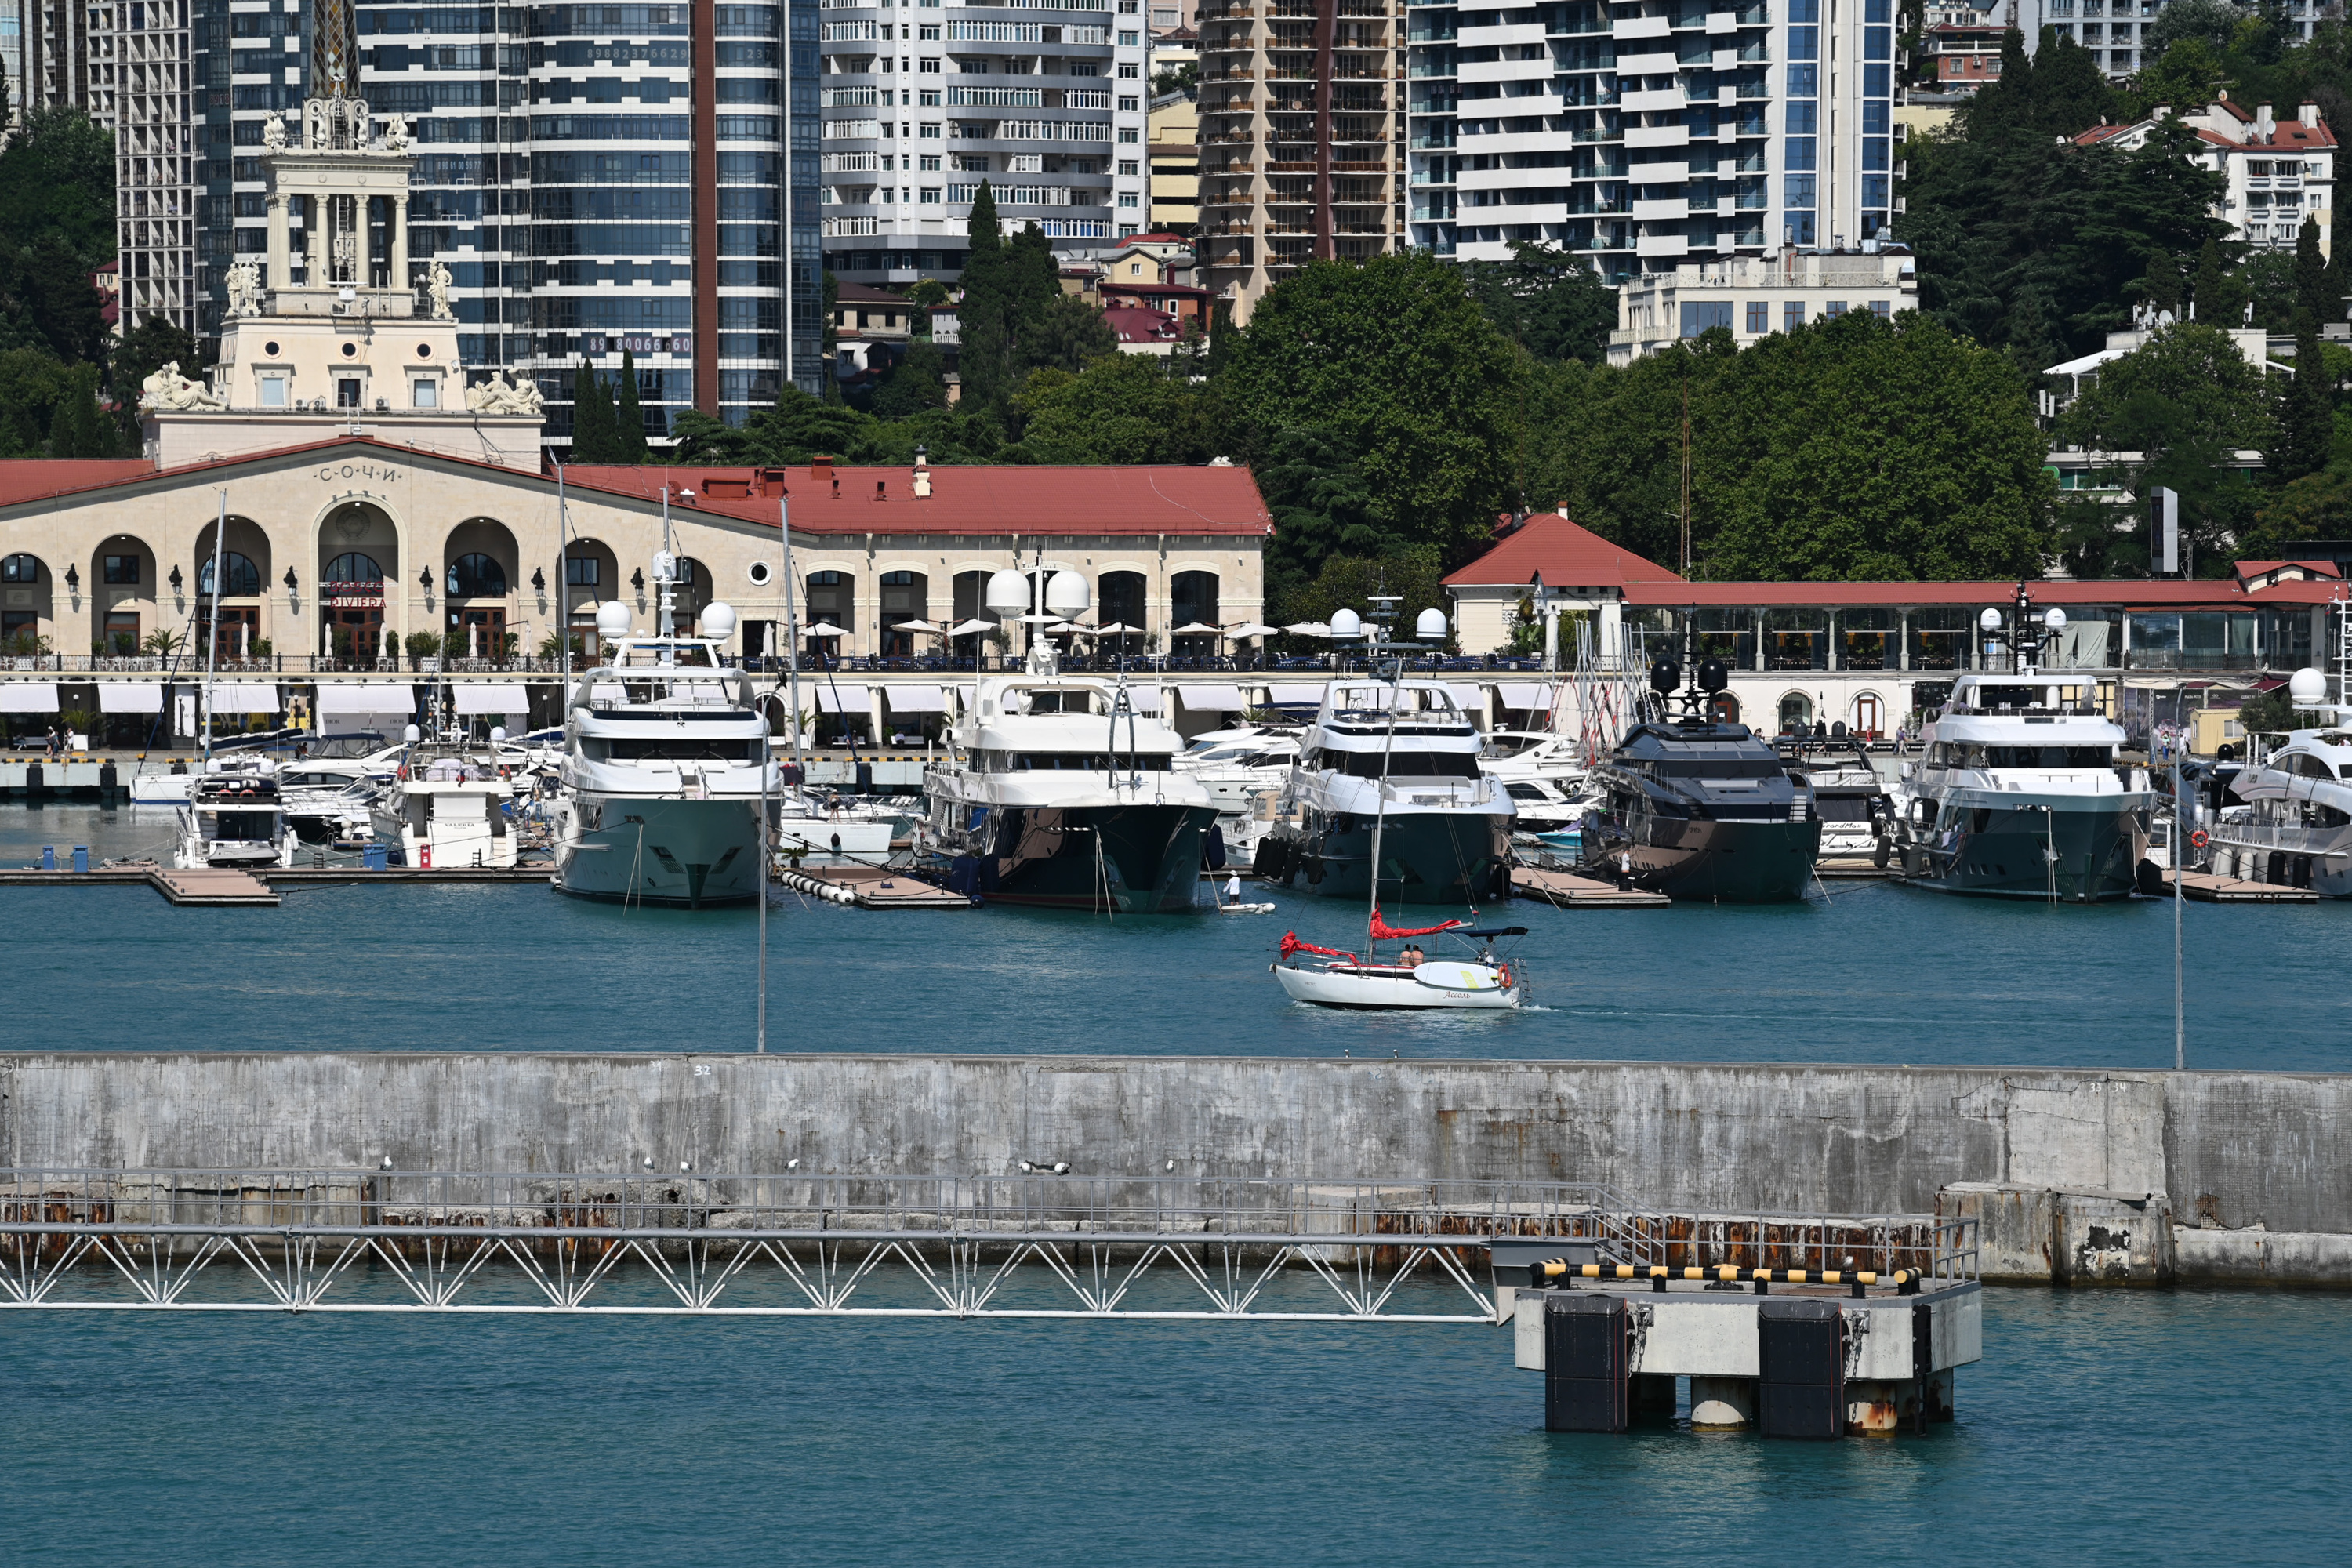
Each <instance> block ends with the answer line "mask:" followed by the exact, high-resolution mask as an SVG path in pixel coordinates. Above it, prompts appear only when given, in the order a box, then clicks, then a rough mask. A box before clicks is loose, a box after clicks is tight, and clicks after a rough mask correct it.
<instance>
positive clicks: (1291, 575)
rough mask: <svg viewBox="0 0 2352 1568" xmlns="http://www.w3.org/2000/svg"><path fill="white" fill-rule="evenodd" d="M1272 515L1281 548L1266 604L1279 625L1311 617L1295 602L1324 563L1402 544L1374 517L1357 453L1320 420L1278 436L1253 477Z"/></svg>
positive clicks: (1270, 563) (1271, 561)
mask: <svg viewBox="0 0 2352 1568" xmlns="http://www.w3.org/2000/svg"><path fill="white" fill-rule="evenodd" d="M1255 479H1257V487H1258V493H1259V494H1260V495H1262V496H1264V497H1265V506H1266V510H1267V511H1268V512H1269V513H1271V514H1272V515H1273V518H1274V537H1275V539H1276V542H1277V545H1278V547H1277V548H1276V549H1273V550H1269V551H1268V552H1266V562H1265V574H1266V590H1265V593H1266V603H1267V605H1269V606H1272V607H1274V608H1275V609H1276V611H1277V612H1278V613H1277V614H1276V615H1275V616H1273V617H1272V618H1273V620H1274V621H1275V623H1276V625H1287V624H1289V623H1291V622H1293V621H1298V620H1307V619H1312V618H1314V617H1313V616H1310V615H1309V614H1307V612H1306V611H1303V610H1297V609H1296V608H1295V605H1296V600H1297V595H1298V594H1299V593H1300V592H1302V591H1303V590H1304V589H1305V588H1306V586H1307V584H1308V583H1309V582H1311V581H1312V580H1313V579H1314V578H1315V577H1316V576H1317V575H1318V574H1320V573H1321V572H1322V570H1323V564H1324V563H1325V562H1326V561H1328V560H1330V559H1332V558H1333V557H1335V556H1338V555H1341V554H1346V555H1352V556H1356V557H1358V558H1360V559H1361V558H1371V559H1378V558H1380V557H1382V556H1387V555H1391V554H1395V553H1397V552H1401V551H1402V549H1403V548H1404V546H1403V542H1402V540H1401V539H1399V538H1398V536H1397V535H1395V534H1393V533H1391V532H1389V531H1387V530H1385V529H1383V528H1381V526H1380V525H1379V524H1378V523H1376V522H1374V521H1372V495H1371V490H1370V487H1369V486H1367V485H1366V484H1365V482H1364V476H1363V472H1362V470H1361V469H1360V468H1357V466H1356V454H1355V452H1354V451H1353V450H1352V449H1351V448H1350V447H1349V446H1348V444H1347V443H1346V442H1345V441H1344V440H1342V439H1341V438H1340V437H1339V434H1338V433H1337V432H1335V431H1333V430H1330V429H1328V428H1326V427H1324V426H1319V425H1306V426H1298V427H1297V428H1295V429H1289V430H1283V431H1279V432H1277V433H1276V436H1275V437H1274V445H1273V447H1272V449H1271V450H1270V451H1268V452H1267V454H1266V456H1265V460H1264V461H1263V462H1261V463H1260V464H1259V465H1258V468H1257V471H1256V473H1255Z"/></svg>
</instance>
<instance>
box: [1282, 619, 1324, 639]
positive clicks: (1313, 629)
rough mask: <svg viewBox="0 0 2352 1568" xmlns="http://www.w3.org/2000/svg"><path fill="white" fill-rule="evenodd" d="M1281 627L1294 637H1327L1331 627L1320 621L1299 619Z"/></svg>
mask: <svg viewBox="0 0 2352 1568" xmlns="http://www.w3.org/2000/svg"><path fill="white" fill-rule="evenodd" d="M1282 629H1283V630H1284V631H1286V632H1288V633H1289V634H1290V635H1291V636H1292V637H1329V636H1330V635H1331V628H1330V627H1329V626H1325V625H1324V624H1323V623H1322V622H1321V621H1300V622H1299V623H1297V625H1296V626H1285V627H1283V628H1282Z"/></svg>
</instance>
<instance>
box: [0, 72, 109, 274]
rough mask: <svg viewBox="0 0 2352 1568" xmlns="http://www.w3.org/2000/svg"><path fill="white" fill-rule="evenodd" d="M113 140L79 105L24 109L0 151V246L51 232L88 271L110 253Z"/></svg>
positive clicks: (23, 242)
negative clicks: (19, 120) (76, 106)
mask: <svg viewBox="0 0 2352 1568" xmlns="http://www.w3.org/2000/svg"><path fill="white" fill-rule="evenodd" d="M114 217H115V214H114V138H113V137H112V136H111V135H110V134H108V133H107V132H106V131H105V130H104V129H103V128H101V127H100V125H99V123H98V122H97V121H94V120H92V119H90V117H89V115H88V114H86V113H84V112H83V111H82V110H79V109H65V108H57V107H42V108H34V109H27V110H26V111H25V117H24V121H23V122H22V123H21V124H19V125H18V126H16V129H15V130H14V131H12V132H9V134H8V141H7V146H6V147H5V149H0V248H5V249H18V248H23V247H28V246H31V245H33V244H34V243H36V242H37V241H38V240H40V239H42V238H45V237H46V238H51V239H54V240H56V241H57V242H58V245H59V246H60V247H62V248H63V249H64V250H65V251H66V252H67V253H68V254H69V255H70V256H71V257H72V258H73V259H74V263H75V265H76V266H78V267H79V268H80V270H82V271H84V272H88V271H89V270H91V269H92V268H96V267H97V266H98V264H99V263H100V262H101V261H108V260H111V259H112V258H113V256H114Z"/></svg>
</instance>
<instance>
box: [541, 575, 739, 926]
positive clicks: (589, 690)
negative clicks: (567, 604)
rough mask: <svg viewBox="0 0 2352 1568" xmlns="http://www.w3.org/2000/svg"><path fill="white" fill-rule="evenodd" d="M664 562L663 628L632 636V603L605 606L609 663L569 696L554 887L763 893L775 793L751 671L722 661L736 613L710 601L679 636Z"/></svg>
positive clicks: (686, 901) (716, 897) (718, 895)
mask: <svg viewBox="0 0 2352 1568" xmlns="http://www.w3.org/2000/svg"><path fill="white" fill-rule="evenodd" d="M668 570H669V563H667V560H666V559H665V558H663V557H660V556H656V559H655V571H654V574H655V579H656V583H657V584H659V587H660V589H661V591H662V613H661V619H662V623H663V624H662V626H661V628H660V629H659V630H657V631H656V632H655V633H654V634H652V635H650V636H646V635H642V634H633V633H632V632H631V631H630V628H629V611H628V606H627V605H624V604H620V603H617V602H615V603H609V604H606V605H602V606H600V607H599V608H598V610H597V612H596V633H597V637H598V638H599V639H600V640H601V641H602V642H603V643H604V653H605V658H604V662H603V663H602V664H601V665H599V666H598V667H597V668H593V669H591V670H589V671H587V672H586V673H585V674H583V675H582V676H580V677H579V679H577V680H575V681H574V682H573V684H572V691H571V693H570V695H569V697H568V698H567V700H566V701H565V704H564V707H565V719H564V725H563V730H564V758H563V771H562V786H563V787H562V799H561V800H560V802H559V804H558V805H557V808H556V816H555V885H556V887H557V888H558V889H561V890H562V891H563V892H566V893H571V894H573V895H575V896H578V897H581V898H588V899H610V900H624V901H627V902H632V903H648V904H674V905H684V906H686V907H688V908H699V907H701V906H703V905H705V904H721V903H744V902H749V901H750V900H753V899H756V898H758V897H759V896H760V893H761V875H760V838H761V831H760V829H761V822H760V817H761V811H762V809H763V803H768V802H772V801H773V799H774V798H775V795H776V784H777V780H776V777H775V772H774V770H775V763H774V761H773V759H772V757H771V756H770V754H769V748H768V740H767V725H766V721H764V720H762V719H761V716H760V713H759V711H758V710H757V708H756V707H755V706H754V701H753V697H752V693H751V681H750V679H749V678H748V677H746V676H745V675H744V673H743V672H742V671H741V670H740V669H736V668H728V667H727V666H726V665H725V664H724V663H723V662H722V659H721V654H720V650H721V648H722V647H724V646H725V643H726V639H727V638H728V637H729V636H730V635H731V634H732V632H733V631H734V626H735V612H734V610H733V608H732V607H731V606H730V605H724V604H717V603H714V604H711V605H706V606H705V607H704V609H703V612H702V629H703V634H704V635H703V636H701V637H685V636H679V635H677V634H676V633H675V632H673V631H672V630H671V629H670V626H669V623H670V620H671V616H670V608H669V592H668V591H669V586H670V584H669V578H668V576H667V572H668Z"/></svg>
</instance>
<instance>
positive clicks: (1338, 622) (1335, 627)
mask: <svg viewBox="0 0 2352 1568" xmlns="http://www.w3.org/2000/svg"><path fill="white" fill-rule="evenodd" d="M1331 635H1332V636H1333V637H1362V636H1363V635H1364V617H1363V616H1360V615H1358V614H1356V612H1355V611H1353V610H1339V611H1335V612H1333V614H1332V616H1331Z"/></svg>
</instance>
